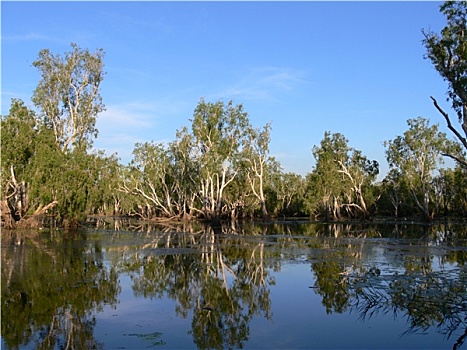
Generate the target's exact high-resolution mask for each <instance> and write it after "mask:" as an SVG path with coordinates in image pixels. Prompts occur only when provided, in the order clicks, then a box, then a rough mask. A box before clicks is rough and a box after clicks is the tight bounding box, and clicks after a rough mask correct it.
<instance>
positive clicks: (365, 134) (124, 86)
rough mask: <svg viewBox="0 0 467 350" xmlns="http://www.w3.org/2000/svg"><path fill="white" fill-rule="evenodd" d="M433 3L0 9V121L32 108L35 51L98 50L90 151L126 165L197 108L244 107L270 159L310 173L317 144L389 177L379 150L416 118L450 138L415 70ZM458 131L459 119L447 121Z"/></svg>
mask: <svg viewBox="0 0 467 350" xmlns="http://www.w3.org/2000/svg"><path fill="white" fill-rule="evenodd" d="M439 5H440V3H439V2H422V1H415V2H402V1H396V2H378V1H375V2H373V1H363V2H352V1H344V2H332V1H323V2H316V1H299V2H288V1H284V2H282V1H274V2H267V1H259V2H248V1H241V2H240V1H239V2H237V1H234V2H223V1H220V2H213V1H207V2H159V1H156V2H153V1H143V2H119V1H116V2H114V1H104V2H94V1H86V2H65V1H63V2H60V1H53V2H40V1H33V2H14V1H2V2H1V114H2V115H7V114H8V111H9V107H10V103H11V99H12V98H20V99H22V100H23V101H24V102H25V103H26V104H27V105H28V106H30V107H31V108H33V107H34V106H33V105H32V102H31V96H32V94H33V91H34V89H35V87H36V86H37V84H38V82H39V79H40V75H39V72H38V71H37V69H36V68H35V67H33V66H32V62H34V61H35V60H36V59H37V57H38V53H39V51H40V50H41V49H44V48H47V49H49V50H50V51H51V52H52V53H55V54H58V53H60V54H64V53H65V52H68V51H71V46H70V44H71V43H76V44H77V45H78V46H79V47H81V48H83V49H89V50H90V51H91V52H95V51H96V49H100V48H101V49H103V50H104V51H105V57H104V64H105V67H104V70H105V72H106V75H105V79H104V81H103V82H102V85H101V96H102V98H103V102H104V104H105V105H106V111H105V112H102V113H101V114H100V115H99V116H98V120H97V128H98V130H99V136H98V138H97V140H95V142H94V147H95V148H96V149H102V150H105V151H106V153H107V154H109V155H110V154H112V153H115V152H116V153H117V154H118V156H119V157H120V159H121V163H123V164H127V163H128V162H129V161H130V160H131V157H132V156H131V154H132V151H133V149H134V145H135V143H137V142H146V141H154V142H170V141H173V140H175V133H176V130H177V129H181V128H182V127H183V126H187V127H190V125H191V124H190V119H191V118H192V117H193V111H194V109H195V108H196V106H197V104H198V102H199V101H200V99H201V98H204V99H205V100H206V101H207V102H216V101H219V100H222V101H224V102H226V103H227V102H228V101H230V100H233V102H234V104H242V105H243V107H244V110H245V111H246V112H248V115H249V118H250V122H251V123H252V124H253V125H254V126H255V127H262V126H264V125H265V124H266V123H268V122H271V124H272V132H271V142H270V154H271V156H274V157H275V158H276V159H277V160H278V161H279V162H280V163H281V165H282V168H283V170H284V171H285V172H294V173H298V174H301V175H306V174H307V173H309V172H310V171H312V169H313V166H314V164H315V162H314V159H313V155H312V152H311V150H312V148H313V146H316V145H319V144H320V142H321V140H322V139H323V137H324V133H325V132H326V131H329V132H331V133H337V132H339V133H341V134H343V135H344V136H345V137H346V138H347V140H348V145H349V146H350V147H353V148H355V149H358V150H361V151H362V153H363V154H364V155H365V156H367V157H368V158H369V159H371V160H377V161H378V162H379V164H380V173H381V174H383V175H384V174H385V173H386V172H387V169H388V165H387V161H386V158H385V148H384V145H383V142H384V141H386V140H392V139H394V138H395V137H397V136H398V135H402V134H403V133H404V131H406V130H407V129H408V126H407V119H409V118H417V117H418V116H422V117H424V118H427V119H429V120H430V122H431V123H432V124H434V123H439V124H440V129H441V130H442V131H444V132H446V133H447V134H448V135H449V136H450V137H451V134H450V132H449V131H448V130H447V128H446V127H445V124H444V119H442V116H441V115H440V114H439V113H438V112H437V111H436V109H435V108H434V106H433V104H432V101H431V99H430V96H434V97H435V98H437V100H438V101H439V102H440V104H441V106H442V107H443V108H445V110H446V111H448V112H449V113H450V114H451V115H452V116H454V112H453V111H452V110H451V109H450V108H449V104H448V103H447V102H446V99H445V97H446V89H447V84H446V82H444V81H443V80H442V78H441V77H440V76H439V74H438V73H437V72H436V70H435V69H434V68H433V66H432V64H431V62H430V61H429V60H427V59H424V54H425V48H424V46H423V43H422V40H423V34H422V32H421V30H422V29H430V30H433V31H435V32H439V31H440V30H441V29H442V28H443V27H444V26H445V25H446V19H445V17H444V16H443V15H442V14H441V13H440V12H439ZM453 120H455V118H453Z"/></svg>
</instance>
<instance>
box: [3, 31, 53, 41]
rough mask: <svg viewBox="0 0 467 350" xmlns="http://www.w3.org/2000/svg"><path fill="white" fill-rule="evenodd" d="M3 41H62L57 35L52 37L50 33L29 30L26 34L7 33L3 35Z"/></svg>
mask: <svg viewBox="0 0 467 350" xmlns="http://www.w3.org/2000/svg"><path fill="white" fill-rule="evenodd" d="M2 40H3V41H60V40H58V39H57V38H55V37H51V36H48V35H44V34H40V33H36V32H28V33H24V34H15V35H5V36H2Z"/></svg>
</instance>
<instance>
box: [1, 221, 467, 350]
mask: <svg viewBox="0 0 467 350" xmlns="http://www.w3.org/2000/svg"><path fill="white" fill-rule="evenodd" d="M123 224H125V225H123ZM128 224H131V226H129V225H128ZM96 227H97V228H96ZM1 243H2V246H1V248H2V249H1V276H2V277H1V293H2V295H1V303H2V304H1V345H2V349H36V348H37V349H39V348H40V349H93V348H94V349H145V348H164V349H166V348H171V349H186V348H219V349H223V348H247V349H259V348H262V349H271V348H276V349H281V348H287V349H296V348H306V349H310V348H322V349H343V348H345V349H349V348H356V349H363V348H367V349H406V348H407V349H408V348H412V349H414V348H416V349H466V348H467V341H466V340H467V266H466V263H467V228H466V226H465V225H453V224H451V225H444V224H443V225H432V226H423V225H376V224H373V225H371V226H364V225H342V224H334V225H323V224H310V223H301V222H296V223H288V224H287V223H281V224H244V225H229V226H225V227H222V228H216V229H213V228H211V227H207V226H201V225H197V224H191V225H188V224H185V225H178V226H177V225H173V226H168V225H165V226H151V225H149V224H145V223H137V222H126V223H122V222H121V221H111V220H108V221H107V222H106V221H104V220H99V221H98V222H96V223H95V225H94V228H88V229H86V230H82V231H77V232H63V231H49V230H41V231H38V232H29V233H24V232H5V231H4V232H2V242H1Z"/></svg>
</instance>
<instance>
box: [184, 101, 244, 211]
mask: <svg viewBox="0 0 467 350" xmlns="http://www.w3.org/2000/svg"><path fill="white" fill-rule="evenodd" d="M248 128H249V120H248V113H246V112H245V111H244V110H243V106H242V105H236V106H234V104H233V102H232V101H230V102H229V103H228V104H227V105H226V104H224V102H222V101H218V102H216V103H211V102H205V101H204V99H201V101H200V102H199V103H198V106H197V107H196V109H195V111H194V115H193V120H192V135H193V148H194V150H193V152H194V154H193V155H194V157H195V162H196V164H197V167H198V174H199V180H198V181H199V182H198V185H199V187H198V188H199V190H198V193H199V197H200V199H201V203H202V213H203V215H204V217H205V218H206V219H218V218H219V217H220V216H221V215H222V214H223V199H224V191H225V190H226V189H227V187H228V186H229V184H230V183H231V182H232V181H233V180H234V179H235V177H236V176H237V174H238V171H239V168H240V166H241V152H242V149H241V146H242V145H243V143H244V140H245V137H246V136H247V131H248Z"/></svg>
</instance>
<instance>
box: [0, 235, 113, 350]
mask: <svg viewBox="0 0 467 350" xmlns="http://www.w3.org/2000/svg"><path fill="white" fill-rule="evenodd" d="M80 235H81V234H79V233H68V234H66V235H65V236H64V235H63V233H62V232H60V233H53V232H52V233H50V234H38V233H21V232H5V231H4V232H2V251H1V262H2V273H1V276H2V277H1V280H2V285H1V293H2V294H1V295H2V301H1V302H2V310H1V316H2V324H1V329H2V337H3V339H4V341H5V344H6V347H7V348H9V349H17V348H19V347H20V346H26V345H28V344H31V343H32V344H35V347H36V348H38V349H51V348H60V349H73V348H81V349H84V348H86V349H91V348H94V349H97V348H102V344H101V343H99V342H97V341H96V340H95V339H94V334H93V329H94V326H95V319H94V318H93V317H92V312H95V311H99V310H101V309H102V308H103V306H104V305H105V304H111V305H115V304H116V301H117V299H116V297H117V295H118V293H119V286H118V280H117V273H116V271H115V270H114V269H111V270H108V269H107V268H105V267H104V265H103V260H102V251H101V248H100V246H99V245H98V244H96V243H93V242H86V241H85V239H84V238H85V237H83V236H80Z"/></svg>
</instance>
